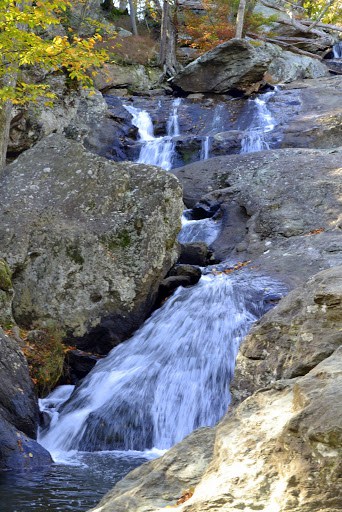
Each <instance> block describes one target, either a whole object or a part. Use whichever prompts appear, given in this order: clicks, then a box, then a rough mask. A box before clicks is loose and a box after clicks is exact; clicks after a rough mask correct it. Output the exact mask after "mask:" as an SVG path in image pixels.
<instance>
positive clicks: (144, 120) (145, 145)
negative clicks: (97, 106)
mask: <svg viewBox="0 0 342 512" xmlns="http://www.w3.org/2000/svg"><path fill="white" fill-rule="evenodd" d="M180 104H181V99H180V98H177V99H175V100H174V101H173V102H172V108H171V112H170V115H169V118H168V120H167V123H166V135H165V136H164V137H155V136H154V130H153V123H152V119H151V116H150V114H149V113H148V112H147V111H146V110H140V109H138V108H136V107H132V106H131V105H124V107H125V109H126V110H127V111H128V112H129V113H130V114H131V115H132V124H133V125H134V126H136V127H137V128H138V135H139V140H140V142H141V144H142V145H141V150H140V154H139V158H138V160H137V162H138V163H141V164H150V165H157V166H158V167H161V168H162V169H165V170H166V171H169V170H170V169H172V160H173V157H174V150H175V144H174V140H173V138H174V137H177V136H178V135H179V134H180V129H179V120H178V108H179V106H180Z"/></svg>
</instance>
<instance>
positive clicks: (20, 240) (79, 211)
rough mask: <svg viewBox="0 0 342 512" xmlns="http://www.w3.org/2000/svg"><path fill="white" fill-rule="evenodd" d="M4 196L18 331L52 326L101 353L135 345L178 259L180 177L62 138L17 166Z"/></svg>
mask: <svg viewBox="0 0 342 512" xmlns="http://www.w3.org/2000/svg"><path fill="white" fill-rule="evenodd" d="M1 187H2V193H3V201H2V203H1V206H0V215H1V218H2V222H1V228H0V241H1V244H0V247H1V250H0V253H1V255H2V256H3V257H6V259H7V261H8V263H9V265H10V267H11V269H12V271H13V280H12V281H13V288H14V290H15V298H14V302H13V314H14V317H15V319H16V321H17V323H18V324H19V325H22V326H25V327H27V328H31V327H45V326H51V324H52V325H54V326H55V327H57V328H58V329H59V330H61V331H64V332H66V333H67V334H68V335H69V336H72V337H74V338H77V339H78V340H79V343H78V346H79V347H80V348H89V347H92V348H93V349H97V350H98V351H99V352H101V353H103V352H106V351H108V350H109V349H110V348H111V347H112V346H113V345H115V344H116V343H117V342H119V341H121V340H122V339H123V338H125V337H127V336H128V335H129V334H130V333H131V332H132V331H133V330H134V329H135V328H136V327H137V326H138V325H139V324H140V323H141V322H142V321H143V320H144V319H145V317H146V316H147V314H148V313H149V311H150V310H151V308H152V306H153V302H154V299H155V296H156V293H157V290H158V285H159V282H160V281H161V280H162V279H163V277H164V276H165V275H166V273H167V271H168V270H169V268H170V267H171V266H172V264H173V263H174V262H175V260H176V259H177V255H178V245H177V240H176V239H177V234H178V231H179V228H180V216H181V212H182V209H183V202H182V192H181V187H180V185H179V183H178V181H177V180H176V179H175V178H174V176H173V175H171V174H168V173H166V172H164V171H161V170H159V169H157V168H154V167H150V166H147V165H137V164H132V163H128V162H125V163H120V164H115V163H113V162H110V161H108V160H106V159H104V158H101V157H98V156H95V155H93V154H91V153H89V152H87V151H85V150H84V148H83V147H82V145H81V144H79V143H76V142H73V141H71V140H67V139H65V138H64V137H62V136H58V135H55V136H50V137H48V138H46V139H44V140H43V141H41V142H40V143H38V144H37V145H36V146H35V147H34V148H32V149H31V150H29V151H27V152H25V153H23V154H22V155H21V156H20V157H19V158H18V159H17V160H16V161H15V162H14V163H13V164H11V165H9V166H8V167H7V168H6V175H5V176H4V177H3V179H2V183H1ZM93 343H94V345H95V346H94V345H93Z"/></svg>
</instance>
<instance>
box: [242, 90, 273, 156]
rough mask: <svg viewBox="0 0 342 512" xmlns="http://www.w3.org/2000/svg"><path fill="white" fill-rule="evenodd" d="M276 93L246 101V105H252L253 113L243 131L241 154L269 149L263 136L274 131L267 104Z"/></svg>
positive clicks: (267, 93)
mask: <svg viewBox="0 0 342 512" xmlns="http://www.w3.org/2000/svg"><path fill="white" fill-rule="evenodd" d="M276 92H277V90H276V89H275V90H274V91H270V92H266V93H265V94H262V95H261V96H259V97H257V98H255V99H253V100H248V103H249V104H250V105H251V104H252V105H253V107H254V111H253V113H252V120H251V122H250V123H249V126H248V128H247V130H245V135H244V137H243V139H242V141H241V153H251V152H253V151H264V150H268V149H270V145H269V142H268V141H267V138H266V137H265V135H266V134H267V133H269V132H271V131H272V130H273V129H274V127H275V120H274V119H273V116H272V114H271V112H270V111H269V109H268V106H267V104H268V102H269V101H270V99H271V98H272V97H273V96H274V95H275V94H276Z"/></svg>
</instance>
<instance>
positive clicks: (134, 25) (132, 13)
mask: <svg viewBox="0 0 342 512" xmlns="http://www.w3.org/2000/svg"><path fill="white" fill-rule="evenodd" d="M128 3H129V15H130V18H131V26H132V32H133V34H134V35H135V36H137V35H138V29H137V22H136V17H135V8H134V4H133V0H128Z"/></svg>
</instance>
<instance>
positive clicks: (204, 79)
mask: <svg viewBox="0 0 342 512" xmlns="http://www.w3.org/2000/svg"><path fill="white" fill-rule="evenodd" d="M280 54H281V49H280V48H279V47H278V46H274V45H271V44H268V43H261V44H260V45H259V43H257V44H255V45H254V44H253V43H251V42H248V41H246V40H243V39H231V40H230V41H227V42H226V43H223V44H221V45H219V46H217V47H216V48H214V49H213V50H211V51H209V52H207V53H205V54H204V55H202V56H201V57H199V58H198V59H196V60H195V61H193V62H191V63H190V64H188V65H187V66H186V67H185V68H184V70H183V71H181V72H180V73H178V75H176V77H175V78H174V79H173V81H172V83H173V85H175V86H177V87H180V88H181V89H182V90H183V91H187V92H215V93H219V94H220V93H225V92H227V91H230V90H232V89H237V90H241V91H246V90H248V89H249V88H250V87H251V84H255V83H257V82H261V81H262V79H263V76H264V74H265V72H266V71H267V69H268V64H269V63H270V62H271V60H272V59H273V58H275V57H278V56H280Z"/></svg>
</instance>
